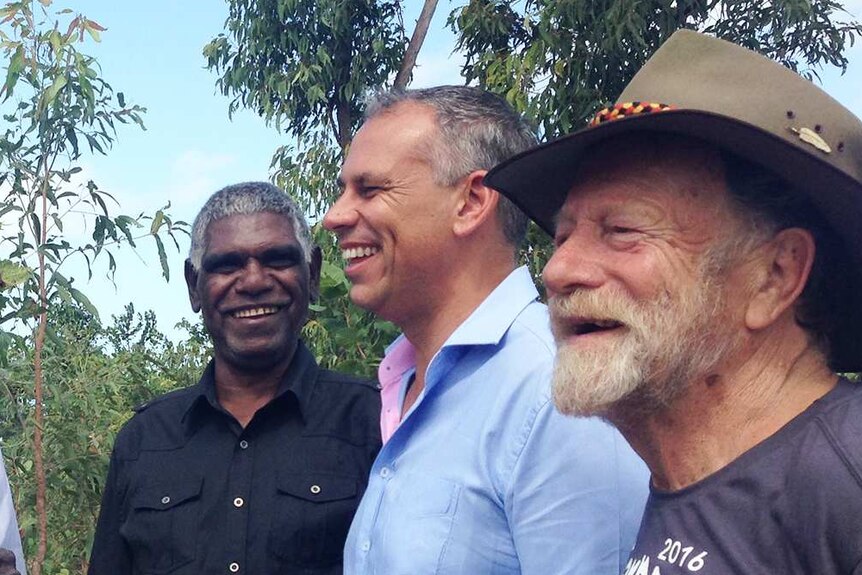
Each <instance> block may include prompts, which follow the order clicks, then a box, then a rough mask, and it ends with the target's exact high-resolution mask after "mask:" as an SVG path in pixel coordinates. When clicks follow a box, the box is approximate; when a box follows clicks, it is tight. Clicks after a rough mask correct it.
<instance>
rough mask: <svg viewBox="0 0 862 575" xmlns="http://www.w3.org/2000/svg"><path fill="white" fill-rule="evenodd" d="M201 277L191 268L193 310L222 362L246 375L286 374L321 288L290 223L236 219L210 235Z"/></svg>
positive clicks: (259, 216) (266, 217) (263, 216)
mask: <svg viewBox="0 0 862 575" xmlns="http://www.w3.org/2000/svg"><path fill="white" fill-rule="evenodd" d="M206 239H207V241H206V249H205V251H204V254H203V258H202V260H201V262H202V263H201V269H200V270H194V269H193V268H192V267H191V265H190V264H189V263H187V264H186V282H187V284H188V288H189V299H190V301H191V304H192V309H194V310H195V311H196V312H197V311H200V312H201V313H202V315H203V320H204V325H205V326H206V328H207V331H208V332H209V334H210V337H212V340H213V348H214V353H215V357H216V361H223V362H227V363H229V364H232V365H233V366H235V367H237V368H240V369H241V370H244V371H265V370H268V369H272V368H274V367H276V366H281V367H286V365H287V364H288V363H289V362H290V360H291V358H292V357H293V352H294V350H295V349H296V342H297V339H298V337H299V331H300V329H301V328H302V326H303V324H304V323H305V319H306V315H307V312H308V302H309V298H310V295H311V293H312V291H313V290H316V285H317V284H316V282H317V280H318V277H319V276H318V270H319V268H318V265H319V264H318V262H317V261H316V259H315V261H313V262H311V264H309V262H308V261H306V258H305V255H304V253H303V250H302V247H301V246H300V244H299V242H298V241H297V239H296V234H295V233H294V230H293V226H292V225H291V223H290V220H289V219H288V218H286V217H285V216H282V215H280V214H274V213H256V214H245V215H235V216H229V217H226V218H222V219H220V220H216V221H214V222H212V223H211V224H210V225H209V228H208V229H207V233H206Z"/></svg>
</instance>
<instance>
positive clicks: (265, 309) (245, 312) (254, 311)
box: [230, 305, 284, 319]
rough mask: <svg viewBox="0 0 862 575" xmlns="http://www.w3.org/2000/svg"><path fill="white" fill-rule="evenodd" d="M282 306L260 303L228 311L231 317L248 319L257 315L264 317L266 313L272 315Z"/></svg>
mask: <svg viewBox="0 0 862 575" xmlns="http://www.w3.org/2000/svg"><path fill="white" fill-rule="evenodd" d="M282 307H284V306H279V305H261V306H257V307H247V308H243V309H237V310H234V311H232V312H230V315H231V317H234V318H237V319H248V318H257V317H265V316H268V315H272V314H274V313H278V312H279V310H281V308H282Z"/></svg>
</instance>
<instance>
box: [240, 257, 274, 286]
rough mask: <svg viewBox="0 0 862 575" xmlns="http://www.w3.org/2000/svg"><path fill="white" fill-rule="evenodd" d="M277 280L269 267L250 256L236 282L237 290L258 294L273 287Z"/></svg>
mask: <svg viewBox="0 0 862 575" xmlns="http://www.w3.org/2000/svg"><path fill="white" fill-rule="evenodd" d="M274 285H275V281H274V280H273V278H272V276H271V275H270V274H269V270H268V268H266V266H263V265H261V263H260V262H259V261H257V260H256V259H254V258H249V259H248V262H246V264H245V267H243V269H242V273H241V274H240V276H239V279H238V280H237V283H236V289H237V291H240V292H243V293H250V294H257V293H262V292H265V291H268V290H270V289H272V288H273V286H274Z"/></svg>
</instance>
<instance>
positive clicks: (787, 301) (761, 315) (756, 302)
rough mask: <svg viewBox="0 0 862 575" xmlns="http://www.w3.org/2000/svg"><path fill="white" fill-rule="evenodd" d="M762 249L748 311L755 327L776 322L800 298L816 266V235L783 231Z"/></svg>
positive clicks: (751, 326)
mask: <svg viewBox="0 0 862 575" xmlns="http://www.w3.org/2000/svg"><path fill="white" fill-rule="evenodd" d="M762 249H763V250H764V252H763V253H762V254H761V256H760V258H758V262H757V263H758V264H759V265H760V266H761V268H760V272H759V275H758V278H757V279H756V281H755V285H754V288H755V290H754V293H753V295H752V297H751V299H750V301H749V302H748V307H747V309H746V313H745V323H746V326H747V327H748V328H749V329H751V330H758V329H763V328H766V327H768V326H770V325H772V324H773V323H774V322H775V321H776V319H778V317H779V316H781V315H782V314H783V313H784V312H785V311H786V310H787V309H788V308H790V307H791V306H792V305H793V303H794V302H796V301H797V300H798V299H799V296H800V295H801V294H802V290H803V289H805V284H806V283H807V282H808V276H809V275H810V274H811V266H813V265H814V256H815V246H814V237H813V236H812V235H811V232H809V231H808V230H804V229H802V228H787V229H785V230H781V231H780V232H778V234H776V236H775V237H774V238H772V240H770V241H769V242H768V243H767V244H766V245H764V246H763V247H762Z"/></svg>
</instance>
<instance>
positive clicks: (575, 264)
mask: <svg viewBox="0 0 862 575" xmlns="http://www.w3.org/2000/svg"><path fill="white" fill-rule="evenodd" d="M605 277H606V272H605V269H604V267H603V265H602V263H601V259H600V255H599V254H597V253H595V250H594V249H593V248H591V246H590V245H589V244H588V243H586V242H581V241H578V240H577V238H576V237H574V236H573V237H570V238H569V239H567V240H566V241H565V242H563V244H562V245H560V246H559V247H558V248H557V249H556V250H554V255H553V256H551V259H550V260H548V263H547V264H545V269H544V270H542V281H543V282H544V284H545V288H546V289H547V290H548V293H549V294H552V295H565V294H569V293H572V292H573V291H574V290H576V289H580V288H597V287H599V286H600V285H602V283H603V282H604V281H605Z"/></svg>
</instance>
